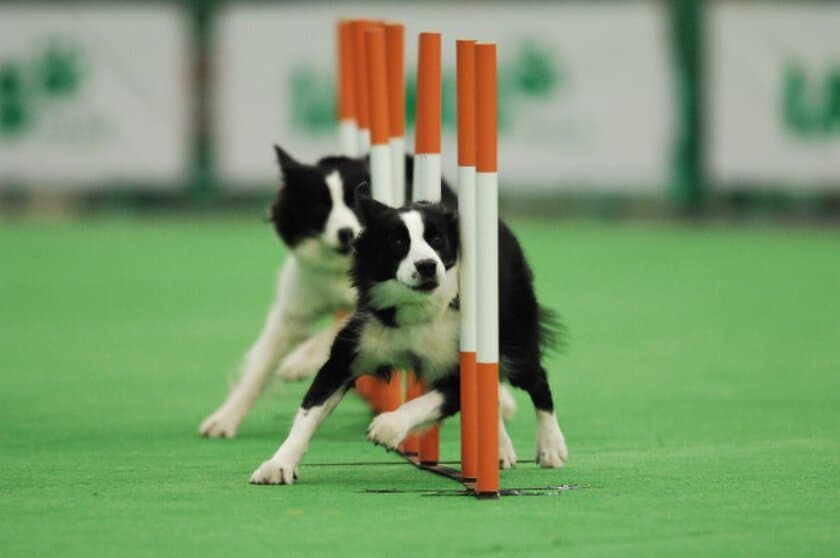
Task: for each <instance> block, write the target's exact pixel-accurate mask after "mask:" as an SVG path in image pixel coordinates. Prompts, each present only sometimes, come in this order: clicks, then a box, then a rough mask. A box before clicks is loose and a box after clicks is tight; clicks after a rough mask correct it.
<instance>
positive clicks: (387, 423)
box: [368, 411, 410, 449]
mask: <svg viewBox="0 0 840 558" xmlns="http://www.w3.org/2000/svg"><path fill="white" fill-rule="evenodd" d="M409 428H410V426H409V425H408V424H406V421H405V420H404V419H403V417H402V415H400V412H399V411H390V412H387V413H382V414H380V415H377V416H376V417H375V418H374V419H373V421H371V423H370V426H368V440H370V441H371V442H373V443H374V444H378V445H380V446H385V447H386V448H388V449H396V448H397V446H399V445H400V442H402V441H403V439H404V438H405V437H406V436H407V435H408V431H409Z"/></svg>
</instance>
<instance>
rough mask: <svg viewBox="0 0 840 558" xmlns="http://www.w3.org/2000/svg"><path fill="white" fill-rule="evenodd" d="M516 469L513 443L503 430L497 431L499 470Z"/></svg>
mask: <svg viewBox="0 0 840 558" xmlns="http://www.w3.org/2000/svg"><path fill="white" fill-rule="evenodd" d="M512 467H516V450H514V449H513V442H512V441H511V439H510V436H508V433H507V431H505V429H504V428H500V429H499V468H500V469H510V468H512Z"/></svg>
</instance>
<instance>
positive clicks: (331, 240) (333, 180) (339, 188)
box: [321, 171, 362, 248]
mask: <svg viewBox="0 0 840 558" xmlns="http://www.w3.org/2000/svg"><path fill="white" fill-rule="evenodd" d="M326 183H327V188H328V189H329V191H330V199H331V200H332V209H330V214H329V216H327V222H326V223H325V224H324V232H323V233H322V234H321V240H322V241H323V242H324V243H325V244H327V245H328V246H330V247H333V248H339V247H340V246H341V241H340V240H339V237H338V231H340V230H341V229H346V228H349V229H351V230H352V231H353V237H354V238H355V237H356V236H357V235H358V234H359V231H360V230H361V228H362V227H361V225H360V224H359V220H358V219H357V218H356V214H355V213H353V211H352V210H351V209H350V208H349V207H347V204H345V203H344V181H342V180H341V175H340V174H339V173H338V171H333V172H331V173H330V174H328V175H327V178H326Z"/></svg>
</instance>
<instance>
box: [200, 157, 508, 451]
mask: <svg viewBox="0 0 840 558" xmlns="http://www.w3.org/2000/svg"><path fill="white" fill-rule="evenodd" d="M274 151H275V153H276V156H277V162H278V164H279V166H280V178H281V181H280V187H279V189H278V193H277V197H276V198H275V200H274V202H273V203H272V205H271V208H270V211H269V219H270V221H271V223H272V224H273V225H274V229H275V230H276V232H277V234H278V235H279V236H280V238H281V239H282V241H283V242H284V244H285V245H286V246H287V247H288V248H289V251H290V254H289V256H288V257H287V258H286V261H285V263H284V264H283V266H282V267H281V269H280V273H279V276H278V278H277V282H276V294H275V299H274V302H273V304H272V305H271V308H270V309H269V312H268V317H267V318H266V321H265V325H264V326H263V329H262V332H261V333H260V335H259V337H258V338H257V340H256V341H255V342H254V344H253V345H252V346H251V349H250V350H249V351H248V352H247V354H246V355H245V358H244V360H243V362H242V364H241V366H240V372H239V377H238V379H237V381H236V383H235V384H234V386H233V389H232V390H231V391H230V393H229V394H228V396H227V398H226V399H225V401H224V402H223V403H222V404H221V405H220V406H219V408H218V409H217V410H216V411H214V412H213V413H211V414H210V416H208V417H207V418H206V419H205V420H204V421H202V423H201V425H200V426H199V432H200V433H201V435H202V436H207V437H213V438H230V437H233V436H235V435H236V430H237V428H238V427H239V424H240V423H241V422H242V420H243V419H244V418H245V416H246V415H247V414H248V412H249V411H250V409H251V407H252V406H253V404H254V401H255V400H256V399H257V397H258V396H259V395H260V393H261V392H262V391H263V389H264V387H265V386H266V385H267V384H268V380H269V378H270V377H271V376H272V371H273V370H274V367H275V366H276V365H277V363H278V362H280V365H279V367H278V368H277V370H276V375H277V376H279V377H280V378H281V379H284V380H298V379H302V378H305V377H307V376H310V375H312V374H314V373H315V372H316V371H317V370H318V369H319V368H320V367H321V365H323V363H324V362H325V361H326V360H327V357H328V356H329V349H330V345H331V344H332V342H333V339H334V338H335V335H336V334H337V333H338V331H339V329H340V328H341V326H342V325H343V323H344V322H343V321H340V320H338V321H335V322H334V323H333V324H332V325H330V326H329V327H327V328H326V329H324V330H323V331H321V332H320V333H318V334H315V335H312V328H313V327H314V326H315V324H316V323H317V322H319V321H320V320H321V319H322V318H324V317H327V316H332V315H334V314H335V313H336V312H337V311H345V312H350V311H352V309H353V308H354V306H355V303H356V292H355V290H354V289H353V287H352V285H351V284H350V279H349V277H348V271H349V269H350V249H351V246H350V245H351V242H352V241H353V239H354V237H355V236H356V235H357V234H358V233H359V230H360V228H361V227H360V225H359V220H358V218H357V216H356V214H355V212H354V209H355V204H354V197H355V193H356V188H357V186H358V185H359V184H362V183H366V182H368V181H369V169H368V164H367V161H366V160H365V159H353V158H349V157H342V156H330V157H324V158H322V159H320V160H319V161H318V162H317V163H316V164H314V165H309V164H304V163H301V162H298V161H297V160H295V159H294V158H293V157H292V156H291V155H289V154H288V153H287V152H286V151H284V150H283V149H281V148H280V147H278V146H274ZM412 178H413V165H412V159H411V157H407V158H406V185H407V186H406V188H407V192H406V199H411V184H412ZM442 196H443V201H444V203H445V204H447V205H449V206H450V207H454V206H455V204H456V203H457V202H456V198H455V194H454V193H453V192H452V189H451V188H449V186H448V185H447V184H446V183H445V182H444V183H442ZM281 359H282V361H281ZM502 396H503V397H505V398H506V400H507V401H511V398H510V396H509V395H508V394H506V393H503V394H502ZM510 405H514V403H509V404H508V408H509V409H510V408H512V407H510Z"/></svg>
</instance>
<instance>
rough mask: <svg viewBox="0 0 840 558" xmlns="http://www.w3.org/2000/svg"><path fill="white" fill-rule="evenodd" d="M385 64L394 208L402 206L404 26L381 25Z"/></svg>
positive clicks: (393, 24)
mask: <svg viewBox="0 0 840 558" xmlns="http://www.w3.org/2000/svg"><path fill="white" fill-rule="evenodd" d="M385 62H386V64H387V67H388V71H387V73H388V131H389V136H390V137H389V140H388V145H389V146H390V149H391V175H392V176H393V178H392V185H393V193H392V194H391V201H392V202H393V204H394V207H401V206H403V205H404V204H405V202H406V200H405V26H403V25H402V24H401V23H386V24H385Z"/></svg>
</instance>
